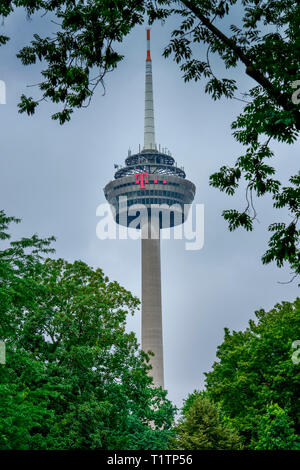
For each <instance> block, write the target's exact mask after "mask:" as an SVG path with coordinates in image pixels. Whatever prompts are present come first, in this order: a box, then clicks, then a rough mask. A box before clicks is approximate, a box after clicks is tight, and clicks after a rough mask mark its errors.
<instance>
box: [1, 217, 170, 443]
mask: <svg viewBox="0 0 300 470" xmlns="http://www.w3.org/2000/svg"><path fill="white" fill-rule="evenodd" d="M11 222H16V219H14V218H10V217H7V216H6V215H5V214H4V213H3V211H2V212H0V238H1V240H2V243H3V244H4V245H6V247H5V246H3V248H2V250H1V251H0V338H1V340H4V341H5V343H6V364H5V365H0V449H163V448H165V446H166V444H167V441H168V439H169V437H170V435H171V434H172V430H171V426H172V422H173V418H174V412H175V407H173V405H172V404H171V402H170V401H169V400H167V399H166V394H167V392H166V391H163V390H162V389H161V388H154V387H153V381H152V378H151V377H149V375H148V374H147V372H148V371H149V369H150V365H149V363H148V360H149V356H148V355H147V354H145V353H144V352H143V351H142V350H141V349H140V348H139V345H138V343H137V340H136V338H135V335H134V334H133V333H132V332H130V333H126V332H125V324H126V316H127V315H128V314H129V313H130V312H133V311H134V309H135V308H136V307H137V305H138V303H139V301H138V299H137V298H135V297H133V296H132V295H131V293H130V292H128V291H126V290H125V289H124V288H122V287H121V286H120V285H119V284H118V283H117V282H110V281H109V279H108V278H107V277H106V276H104V274H103V272H102V270H101V269H92V268H91V267H89V266H87V265H86V264H85V263H83V262H82V261H75V262H74V263H67V262H66V261H64V260H62V259H58V260H53V259H50V258H47V259H43V256H45V254H46V253H48V252H49V250H51V248H50V244H51V241H52V239H46V240H41V239H39V238H38V237H37V236H36V235H35V236H33V237H32V238H29V239H25V238H23V239H21V240H18V241H10V240H9V238H10V236H9V224H10V223H11Z"/></svg>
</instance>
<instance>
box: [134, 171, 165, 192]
mask: <svg viewBox="0 0 300 470" xmlns="http://www.w3.org/2000/svg"><path fill="white" fill-rule="evenodd" d="M161 182H162V183H163V184H166V183H167V181H166V180H163V181H158V180H156V179H155V180H154V183H161ZM147 183H149V174H148V173H147V172H142V173H136V174H135V184H139V185H140V187H139V189H145V184H147Z"/></svg>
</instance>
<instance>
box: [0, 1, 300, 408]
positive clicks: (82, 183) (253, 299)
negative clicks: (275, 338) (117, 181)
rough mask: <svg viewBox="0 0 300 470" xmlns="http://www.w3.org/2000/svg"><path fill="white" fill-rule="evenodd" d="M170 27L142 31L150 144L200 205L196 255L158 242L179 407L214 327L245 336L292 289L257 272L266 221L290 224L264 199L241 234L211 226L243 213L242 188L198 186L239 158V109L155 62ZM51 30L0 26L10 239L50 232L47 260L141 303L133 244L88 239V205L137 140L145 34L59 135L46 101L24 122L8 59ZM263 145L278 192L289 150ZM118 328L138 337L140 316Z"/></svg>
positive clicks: (205, 357)
mask: <svg viewBox="0 0 300 470" xmlns="http://www.w3.org/2000/svg"><path fill="white" fill-rule="evenodd" d="M235 15H236V18H238V15H239V11H238V10H236V13H235ZM236 18H235V19H236ZM172 25H174V23H172V22H171V23H168V24H167V25H165V26H162V25H160V24H159V23H158V24H156V25H154V26H153V27H152V32H151V49H152V51H151V55H152V61H153V81H154V107H155V119H156V140H157V143H160V144H161V145H162V146H165V147H168V148H169V149H170V150H171V152H172V154H173V157H174V158H175V160H176V161H177V162H178V164H179V165H180V166H181V165H183V166H184V167H185V171H186V174H187V178H188V179H190V180H191V181H193V182H194V183H195V185H196V188H197V191H196V197H195V203H203V204H204V205H205V242H204V247H203V249H202V250H199V251H187V250H185V241H184V240H163V241H162V250H161V254H162V295H163V333H164V367H165V387H166V388H167V390H168V392H169V393H168V397H169V398H170V399H171V400H172V401H173V402H174V403H175V404H177V406H180V405H181V403H182V399H183V398H185V397H186V396H187V394H188V393H190V392H192V391H193V390H194V389H195V388H197V389H199V388H201V387H203V384H204V374H203V373H204V372H207V371H209V369H210V368H211V366H212V364H213V362H214V361H215V359H216V348H217V346H218V345H219V344H220V343H221V342H222V340H223V336H224V334H223V333H224V327H229V328H230V329H234V330H239V329H244V328H246V327H247V324H248V321H249V319H250V318H254V311H255V310H257V309H260V308H264V309H267V310H268V309H270V308H272V307H273V306H274V305H275V304H276V303H278V302H280V301H282V300H287V301H293V300H294V299H295V298H296V296H297V295H298V288H297V283H296V282H294V283H292V284H285V285H282V284H279V283H278V281H287V280H289V279H290V275H289V269H278V268H276V266H275V265H268V266H263V265H262V263H261V260H260V257H261V255H262V254H263V253H264V252H265V250H266V247H267V240H268V233H267V231H266V228H267V226H268V225H269V223H271V222H274V221H276V220H278V221H281V220H286V221H288V220H289V216H288V215H286V214H282V212H279V211H278V210H277V211H274V210H273V209H272V205H271V200H270V198H265V199H263V200H256V201H255V206H256V209H257V212H258V219H259V221H260V222H259V223H257V224H256V225H255V231H254V232H252V233H247V232H244V231H242V230H238V231H236V232H233V233H230V232H229V231H228V229H227V225H226V223H225V222H224V220H223V218H222V217H221V212H222V211H223V210H224V209H228V208H234V207H235V208H238V209H239V208H244V206H245V200H244V191H243V190H242V189H241V190H240V191H238V193H237V195H236V196H234V197H229V196H226V195H225V194H223V193H221V192H219V191H218V190H217V189H214V188H212V187H210V186H209V184H208V180H209V176H210V174H212V173H213V172H215V171H217V170H218V169H219V167H220V166H221V165H223V164H230V163H233V162H234V161H235V159H236V158H237V157H238V156H239V155H241V154H242V151H243V149H242V147H241V146H240V145H239V144H238V143H237V142H235V140H234V138H233V136H232V134H231V128H230V124H231V122H232V121H233V120H234V118H235V117H236V116H237V114H238V113H239V112H241V110H242V107H243V103H241V102H239V101H236V100H231V101H228V100H225V99H222V100H220V101H217V102H214V101H213V100H212V99H211V98H210V97H209V96H208V95H206V94H205V93H204V84H203V83H199V82H197V83H192V82H190V83H187V84H185V83H184V82H183V80H182V78H181V72H180V70H179V69H178V66H177V65H176V64H175V63H174V62H173V61H172V59H171V58H169V59H168V60H166V59H164V58H163V57H162V50H163V47H164V46H165V45H166V44H167V42H168V37H169V32H170V30H171V29H172ZM53 28H54V25H51V24H50V23H49V20H47V17H45V18H43V19H41V18H39V16H37V17H36V18H35V19H34V20H32V21H27V20H26V17H25V13H24V12H23V11H22V10H19V11H17V12H16V13H15V14H14V15H12V16H11V17H10V18H8V19H6V20H5V22H4V25H2V26H1V34H8V35H9V36H10V37H11V41H10V42H9V43H8V45H6V46H5V47H1V48H0V80H4V81H5V82H6V86H7V104H6V105H0V120H1V130H0V132H1V140H0V148H1V169H0V201H1V207H2V208H3V209H5V211H6V212H7V214H9V215H14V216H16V217H20V218H22V219H23V222H22V224H20V225H19V226H17V227H16V229H15V231H14V233H15V235H18V236H27V235H31V234H32V233H38V234H39V235H40V236H43V237H45V236H49V235H52V234H53V235H55V236H56V237H57V242H56V256H57V257H63V258H65V259H67V260H69V261H74V260H76V259H81V260H83V261H85V262H86V263H88V264H89V265H91V266H94V267H101V268H102V269H103V270H104V272H105V273H106V274H107V275H108V276H109V278H110V279H112V280H117V281H118V282H119V283H120V284H121V285H123V286H124V287H126V288H127V289H129V290H130V291H132V292H133V293H134V294H136V295H137V296H139V297H140V293H141V279H140V275H141V266H140V263H141V259H140V256H141V250H140V241H134V240H102V241H101V240H99V239H98V238H97V237H96V225H97V222H98V221H99V218H97V217H96V208H97V206H98V205H99V204H100V203H103V202H105V198H104V194H103V188H104V186H105V185H106V184H107V183H108V182H109V181H110V180H111V179H113V174H114V167H113V165H114V163H119V164H121V163H124V159H125V158H126V156H127V151H128V148H131V149H132V151H137V150H138V145H139V143H140V144H142V143H143V118H144V73H145V48H146V41H145V26H140V27H137V28H135V30H134V31H133V33H132V34H130V35H129V36H128V37H127V38H126V40H125V41H124V42H123V44H122V45H121V46H120V48H119V50H121V51H123V53H124V54H125V59H124V60H123V61H122V63H121V64H120V65H119V67H118V68H117V70H116V71H114V72H113V73H111V74H109V76H108V77H107V80H106V94H105V96H102V89H100V88H99V90H98V92H97V93H96V95H95V96H94V99H93V101H92V104H91V105H90V107H89V108H87V109H84V110H79V111H76V112H75V113H74V115H73V117H72V119H71V122H70V123H67V124H65V125H64V126H60V125H59V124H58V123H57V122H56V121H52V120H51V119H50V114H53V112H56V111H57V110H58V109H57V108H56V107H55V106H54V105H51V104H50V103H42V104H41V106H40V107H39V108H38V111H37V113H36V115H35V116H33V117H27V116H26V115H20V114H18V112H17V103H18V101H19V97H20V95H21V93H23V92H25V94H30V93H31V94H32V93H38V90H37V91H35V90H33V89H32V88H31V89H27V88H26V85H30V84H34V83H38V82H39V81H40V70H41V68H40V66H39V65H36V66H30V67H27V68H24V67H23V66H22V65H21V63H20V61H19V60H18V59H17V58H16V57H15V54H16V52H17V51H18V50H19V49H20V48H21V47H22V46H24V45H25V44H27V43H29V41H30V39H31V37H32V32H36V31H38V32H39V33H40V34H45V33H49V32H51V31H52V30H53ZM201 52H202V53H203V51H201ZM212 64H213V66H214V67H215V70H216V73H219V74H220V75H221V76H235V77H237V79H238V84H239V91H240V92H243V91H247V90H248V88H249V85H250V86H251V85H252V84H253V82H251V80H250V79H248V78H246V77H245V75H244V72H243V69H239V70H237V71H234V72H231V73H230V74H229V73H228V72H227V75H225V72H224V70H223V68H222V64H220V62H219V61H217V60H214V59H212ZM36 96H37V95H36ZM273 148H274V149H275V150H276V159H275V160H274V165H275V167H276V169H278V178H279V179H280V180H281V181H282V182H283V183H287V182H288V178H289V176H290V175H291V174H295V173H296V172H297V171H298V166H299V164H298V159H297V156H299V145H297V144H296V145H294V146H286V145H282V144H275V145H273ZM127 327H128V330H133V331H134V332H135V333H136V335H137V337H138V339H139V340H140V327H141V317H140V312H136V314H135V316H134V317H132V318H129V319H128V325H127Z"/></svg>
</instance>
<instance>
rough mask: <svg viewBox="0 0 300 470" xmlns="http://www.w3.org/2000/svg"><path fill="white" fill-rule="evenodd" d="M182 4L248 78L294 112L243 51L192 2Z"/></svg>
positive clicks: (287, 99)
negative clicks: (234, 58) (237, 61)
mask: <svg viewBox="0 0 300 470" xmlns="http://www.w3.org/2000/svg"><path fill="white" fill-rule="evenodd" d="M182 3H183V4H184V5H185V6H186V7H187V8H188V9H189V10H191V11H192V12H193V13H194V15H195V16H196V17H197V18H198V19H199V20H200V21H201V23H202V24H203V25H204V26H206V27H207V29H209V31H210V32H211V33H213V34H214V35H215V36H216V37H217V38H218V39H220V40H221V41H222V42H223V43H224V44H226V45H227V46H228V47H229V48H230V49H231V50H232V51H234V52H235V54H236V55H237V56H238V58H239V59H240V60H241V61H242V62H243V64H245V66H246V74H247V75H249V77H251V78H253V79H254V80H255V81H256V82H257V83H258V84H259V85H261V86H262V87H263V88H264V89H265V90H266V91H267V92H268V94H269V96H270V97H271V98H273V99H274V100H275V101H276V102H277V103H278V104H279V105H280V106H281V107H282V108H283V109H284V110H285V111H291V110H295V107H294V106H293V104H292V101H291V97H290V96H289V95H287V94H286V93H281V92H280V91H279V90H277V89H276V88H275V87H274V85H273V84H272V83H271V82H270V80H268V79H267V78H266V77H265V76H264V75H263V74H262V73H261V72H260V70H257V69H256V68H255V67H254V65H253V63H252V62H251V60H250V59H249V58H248V57H247V55H246V54H245V53H244V51H243V50H242V49H241V48H240V47H239V46H238V45H237V44H236V43H235V42H234V41H233V40H232V39H231V38H229V37H227V36H226V35H225V34H224V33H222V31H220V30H219V29H218V28H217V27H216V26H215V25H213V24H212V22H211V21H210V20H209V19H208V18H206V17H205V16H204V15H203V13H202V12H201V10H200V8H199V7H198V6H197V5H195V4H194V2H193V1H190V0H182ZM296 119H297V123H296V127H297V129H300V117H299V113H298V115H297V118H296Z"/></svg>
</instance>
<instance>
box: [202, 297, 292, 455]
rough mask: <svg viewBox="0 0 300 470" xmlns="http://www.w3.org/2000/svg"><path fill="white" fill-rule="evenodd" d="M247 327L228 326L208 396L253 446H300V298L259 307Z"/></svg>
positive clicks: (208, 375)
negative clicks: (297, 350) (297, 348)
mask: <svg viewBox="0 0 300 470" xmlns="http://www.w3.org/2000/svg"><path fill="white" fill-rule="evenodd" d="M256 318H257V322H255V321H254V320H250V321H249V326H248V328H247V329H246V330H245V331H233V332H232V333H230V331H229V330H228V329H227V328H225V338H224V342H223V343H222V344H221V345H220V346H219V347H218V350H217V358H218V361H217V362H215V363H214V365H213V367H212V370H211V371H210V372H208V373H206V391H207V394H208V397H209V398H210V399H211V400H213V402H214V403H216V404H217V405H218V406H220V408H221V410H222V412H223V413H224V415H225V417H226V419H228V421H229V422H230V423H231V424H232V425H233V427H234V428H235V429H236V430H237V431H238V432H239V434H240V436H241V437H242V439H243V443H244V444H245V446H246V447H247V448H252V449H254V448H257V449H268V450H273V449H283V448H286V449H299V448H300V437H299V435H300V415H299V409H300V398H299V385H300V374H299V368H300V364H299V363H298V361H293V360H292V357H293V343H294V341H295V340H297V339H298V338H300V299H297V300H296V301H295V302H294V303H290V302H282V303H281V304H277V305H275V307H274V308H273V309H272V310H270V311H269V312H265V311H264V310H263V309H261V310H259V311H257V312H256Z"/></svg>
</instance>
